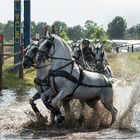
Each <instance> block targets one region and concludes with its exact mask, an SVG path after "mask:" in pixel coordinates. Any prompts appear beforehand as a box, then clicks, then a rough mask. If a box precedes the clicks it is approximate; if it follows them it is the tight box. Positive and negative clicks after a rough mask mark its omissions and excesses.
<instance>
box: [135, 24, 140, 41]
mask: <svg viewBox="0 0 140 140" xmlns="http://www.w3.org/2000/svg"><path fill="white" fill-rule="evenodd" d="M136 34H137V39H140V24H137V25H136Z"/></svg>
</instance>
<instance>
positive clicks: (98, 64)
mask: <svg viewBox="0 0 140 140" xmlns="http://www.w3.org/2000/svg"><path fill="white" fill-rule="evenodd" d="M97 45H98V44H97ZM72 48H73V49H72V50H73V57H74V58H75V59H76V61H77V62H78V64H80V65H81V66H82V67H83V68H84V69H85V70H88V71H92V72H99V73H102V74H104V75H105V76H107V77H108V78H112V76H113V72H112V69H111V67H110V66H109V65H108V59H107V56H106V54H105V52H104V50H103V45H102V44H100V46H99V45H98V46H96V45H95V46H93V47H91V46H90V47H89V48H85V49H83V48H82V45H81V44H80V43H77V44H74V45H73V47H72ZM86 50H87V52H88V54H87V53H86V52H85V53H84V51H86ZM86 54H87V55H88V57H89V58H88V59H87V58H86V56H85V55H86ZM85 58H86V59H85Z"/></svg>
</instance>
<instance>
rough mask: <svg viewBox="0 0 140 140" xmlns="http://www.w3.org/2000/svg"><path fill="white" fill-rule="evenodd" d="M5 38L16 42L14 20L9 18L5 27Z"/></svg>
mask: <svg viewBox="0 0 140 140" xmlns="http://www.w3.org/2000/svg"><path fill="white" fill-rule="evenodd" d="M3 33H4V39H5V41H6V42H12V43H13V42H14V22H13V21H11V20H9V21H8V22H7V24H6V25H5V27H4V32H3Z"/></svg>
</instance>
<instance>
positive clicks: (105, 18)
mask: <svg viewBox="0 0 140 140" xmlns="http://www.w3.org/2000/svg"><path fill="white" fill-rule="evenodd" d="M22 1H23V0H22ZM13 11H14V0H0V22H1V23H6V22H7V20H13V18H14V12H13ZM22 15H23V5H22ZM115 16H122V17H123V18H124V19H125V20H126V22H127V25H128V27H131V26H132V25H136V24H138V23H140V0H31V20H32V21H35V22H41V21H42V22H47V24H49V25H52V24H53V22H54V21H56V20H60V21H63V22H65V23H66V24H67V25H68V26H69V27H73V26H75V25H81V26H84V23H85V21H86V20H92V21H94V22H96V23H97V24H98V25H100V26H103V27H104V28H105V29H106V28H107V25H108V24H109V22H111V21H112V20H113V19H114V18H115Z"/></svg>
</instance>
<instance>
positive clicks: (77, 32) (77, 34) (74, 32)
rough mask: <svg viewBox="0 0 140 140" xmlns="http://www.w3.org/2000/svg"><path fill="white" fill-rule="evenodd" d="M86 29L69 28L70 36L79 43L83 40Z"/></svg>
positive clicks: (78, 27) (77, 26) (78, 26)
mask: <svg viewBox="0 0 140 140" xmlns="http://www.w3.org/2000/svg"><path fill="white" fill-rule="evenodd" d="M83 31H84V29H83V28H82V27H81V26H80V25H76V26H74V27H70V28H68V36H69V38H70V39H71V40H73V41H77V40H79V39H81V38H83V35H84V34H83Z"/></svg>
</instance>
